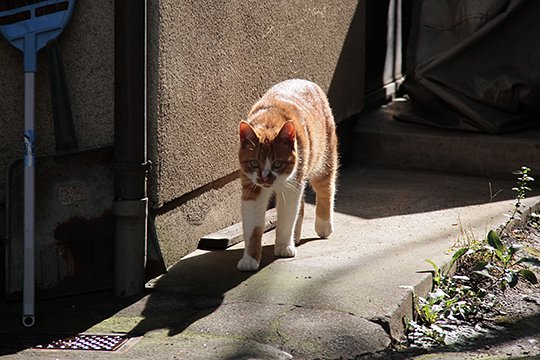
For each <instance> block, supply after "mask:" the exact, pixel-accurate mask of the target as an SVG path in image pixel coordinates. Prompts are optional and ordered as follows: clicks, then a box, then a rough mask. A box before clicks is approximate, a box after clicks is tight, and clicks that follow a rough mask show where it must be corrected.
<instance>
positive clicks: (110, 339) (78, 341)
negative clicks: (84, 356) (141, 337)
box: [33, 334, 129, 351]
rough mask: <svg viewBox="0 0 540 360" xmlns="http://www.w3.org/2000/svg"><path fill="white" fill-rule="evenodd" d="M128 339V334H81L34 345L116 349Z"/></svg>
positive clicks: (42, 347) (68, 348) (47, 348)
mask: <svg viewBox="0 0 540 360" xmlns="http://www.w3.org/2000/svg"><path fill="white" fill-rule="evenodd" d="M128 340H129V338H128V337H127V336H126V335H90V334H79V335H75V336H68V337H65V338H61V339H55V340H52V341H49V342H47V343H44V344H39V345H34V346H33V348H34V349H44V350H94V351H115V350H118V349H119V348H120V347H121V346H122V345H123V344H125V343H126V342H127V341H128Z"/></svg>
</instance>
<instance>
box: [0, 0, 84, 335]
mask: <svg viewBox="0 0 540 360" xmlns="http://www.w3.org/2000/svg"><path fill="white" fill-rule="evenodd" d="M74 7H75V0H68V1H66V0H47V1H40V0H4V1H0V33H2V35H3V36H4V37H5V38H6V39H7V40H8V41H9V42H10V43H11V44H12V45H13V46H15V47H16V48H17V49H19V50H21V51H22V52H23V54H24V255H23V256H24V269H23V317H22V322H23V325H24V326H27V327H30V326H33V325H34V323H35V315H34V303H35V274H34V271H35V269H34V261H35V260H34V227H35V224H34V223H35V215H34V213H35V185H34V182H35V180H34V179H35V154H34V142H35V130H34V123H35V118H34V108H35V92H34V86H35V75H36V70H37V53H38V51H39V50H40V49H42V48H43V47H44V46H45V45H47V43H48V42H49V41H50V40H53V39H55V38H56V37H57V36H58V35H60V33H61V32H62V31H63V30H64V28H65V26H66V25H67V23H68V22H69V19H70V18H71V14H72V13H73V9H74Z"/></svg>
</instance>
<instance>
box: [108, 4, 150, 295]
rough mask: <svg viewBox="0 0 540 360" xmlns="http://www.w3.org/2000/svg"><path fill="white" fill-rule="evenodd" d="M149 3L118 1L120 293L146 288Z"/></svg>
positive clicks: (117, 267)
mask: <svg viewBox="0 0 540 360" xmlns="http://www.w3.org/2000/svg"><path fill="white" fill-rule="evenodd" d="M146 3H147V1H146V0H116V1H115V2H114V11H115V16H114V22H115V28H114V30H115V41H114V43H115V46H114V49H115V69H114V70H115V86H114V88H115V94H114V104H115V110H114V119H115V121H114V156H115V183H114V193H115V199H114V204H113V213H114V215H115V279H114V291H115V294H116V295H117V296H119V297H129V296H132V295H136V294H139V293H141V292H142V291H143V290H144V283H145V266H146V243H147V233H148V229H147V217H148V199H147V195H146V175H147V167H148V166H147V163H148V162H147V153H146V147H147V146H146V145H147V136H146Z"/></svg>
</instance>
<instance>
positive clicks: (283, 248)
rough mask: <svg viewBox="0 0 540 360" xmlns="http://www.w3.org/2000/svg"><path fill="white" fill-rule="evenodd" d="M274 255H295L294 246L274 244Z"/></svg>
mask: <svg viewBox="0 0 540 360" xmlns="http://www.w3.org/2000/svg"><path fill="white" fill-rule="evenodd" d="M274 255H276V256H278V257H295V256H296V247H295V246H294V245H276V246H275V247H274Z"/></svg>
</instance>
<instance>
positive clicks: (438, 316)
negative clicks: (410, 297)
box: [408, 166, 540, 344]
mask: <svg viewBox="0 0 540 360" xmlns="http://www.w3.org/2000/svg"><path fill="white" fill-rule="evenodd" d="M530 171H531V170H530V169H529V168H528V167H526V166H523V167H521V169H520V170H518V171H515V172H514V174H516V175H518V180H517V185H516V187H514V188H513V189H512V190H514V191H516V192H517V195H516V202H515V204H514V208H513V209H512V211H510V214H509V215H508V220H507V222H506V223H505V224H504V225H503V226H502V227H501V228H500V229H499V231H495V230H490V231H489V232H488V234H487V236H486V238H484V239H480V240H477V239H475V238H473V240H472V241H468V242H467V244H465V246H462V247H460V248H459V249H458V250H456V251H455V252H454V254H453V255H452V258H451V260H450V262H449V263H448V264H447V265H445V266H443V267H439V266H437V264H436V263H435V262H433V261H432V260H429V259H428V260H426V261H427V262H428V263H429V264H430V265H431V266H432V267H433V290H432V291H431V292H430V293H429V294H428V295H427V296H426V297H425V298H424V297H419V298H418V299H417V300H418V301H417V305H416V321H410V322H409V324H408V326H409V332H410V334H412V335H411V336H412V337H415V336H416V337H419V336H420V337H427V338H429V339H430V341H431V342H432V343H435V344H444V343H445V342H446V338H447V336H446V334H447V330H445V329H446V328H449V327H450V328H452V326H454V325H452V324H455V323H458V322H460V321H467V320H469V319H471V318H473V317H474V316H478V315H479V314H480V313H481V312H482V311H483V309H488V308H490V307H492V306H493V305H494V304H495V302H496V297H495V295H493V293H492V292H491V290H493V288H494V287H496V286H498V287H499V288H500V289H502V290H503V291H504V290H505V289H506V288H507V287H515V286H516V285H517V284H518V282H519V280H520V279H524V280H526V281H528V282H530V283H533V284H536V283H538V279H537V277H536V275H535V274H534V272H533V271H532V270H531V269H532V268H538V267H540V259H539V258H538V257H536V256H534V254H532V253H533V252H532V251H527V250H528V249H525V251H523V250H524V247H523V246H522V245H521V244H517V243H512V244H506V243H505V242H504V241H503V240H502V239H501V234H503V233H504V231H505V230H506V229H507V228H508V227H509V226H510V225H511V224H512V222H513V221H515V220H518V219H521V216H522V215H523V213H522V210H521V209H522V208H523V207H524V205H523V202H522V200H523V199H525V196H526V193H527V191H531V188H530V183H531V182H532V181H534V179H533V178H532V177H531V176H530V175H529V173H530ZM531 218H532V220H529V221H536V222H537V223H538V220H539V219H540V216H537V217H535V216H534V215H532V216H531ZM466 235H467V234H466ZM467 238H469V237H467ZM454 269H455V270H456V273H455V275H451V273H452V270H454Z"/></svg>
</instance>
